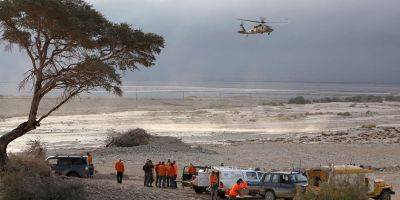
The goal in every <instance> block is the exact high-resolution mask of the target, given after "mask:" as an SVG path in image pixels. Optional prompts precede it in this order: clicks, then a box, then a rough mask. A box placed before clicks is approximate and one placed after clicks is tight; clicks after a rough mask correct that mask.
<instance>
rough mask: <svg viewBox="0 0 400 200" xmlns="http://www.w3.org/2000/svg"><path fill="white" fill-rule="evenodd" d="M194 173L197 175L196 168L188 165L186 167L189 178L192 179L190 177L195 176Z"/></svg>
mask: <svg viewBox="0 0 400 200" xmlns="http://www.w3.org/2000/svg"><path fill="white" fill-rule="evenodd" d="M196 173H197V170H196V167H194V166H193V164H192V163H190V164H189V167H188V174H189V176H190V177H189V178H190V179H192V176H193V175H196Z"/></svg>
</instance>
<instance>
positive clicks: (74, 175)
mask: <svg viewBox="0 0 400 200" xmlns="http://www.w3.org/2000/svg"><path fill="white" fill-rule="evenodd" d="M67 176H69V177H77V178H79V177H80V176H79V174H77V173H76V172H70V173H68V174H67Z"/></svg>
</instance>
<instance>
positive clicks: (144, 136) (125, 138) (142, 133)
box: [106, 128, 151, 147]
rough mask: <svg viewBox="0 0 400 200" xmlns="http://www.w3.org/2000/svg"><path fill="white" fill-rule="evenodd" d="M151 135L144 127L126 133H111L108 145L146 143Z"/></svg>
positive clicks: (124, 145) (125, 145)
mask: <svg viewBox="0 0 400 200" xmlns="http://www.w3.org/2000/svg"><path fill="white" fill-rule="evenodd" d="M150 138H151V135H150V134H148V133H147V132H146V130H144V129H140V128H137V129H133V130H129V131H127V132H124V133H115V132H113V133H111V134H109V136H108V139H107V145H106V146H107V147H111V146H115V147H134V146H140V145H146V144H149V142H150Z"/></svg>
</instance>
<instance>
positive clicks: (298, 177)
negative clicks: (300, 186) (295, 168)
mask: <svg viewBox="0 0 400 200" xmlns="http://www.w3.org/2000/svg"><path fill="white" fill-rule="evenodd" d="M290 181H291V182H292V183H306V182H307V177H305V176H304V175H302V174H292V175H291V176H290Z"/></svg>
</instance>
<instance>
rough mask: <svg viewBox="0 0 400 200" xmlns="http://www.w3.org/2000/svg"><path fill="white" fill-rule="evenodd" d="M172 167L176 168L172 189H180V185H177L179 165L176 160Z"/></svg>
mask: <svg viewBox="0 0 400 200" xmlns="http://www.w3.org/2000/svg"><path fill="white" fill-rule="evenodd" d="M172 166H173V167H174V173H173V177H172V181H171V182H172V188H178V184H176V179H177V178H178V163H176V161H175V160H174V161H173V162H172Z"/></svg>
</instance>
